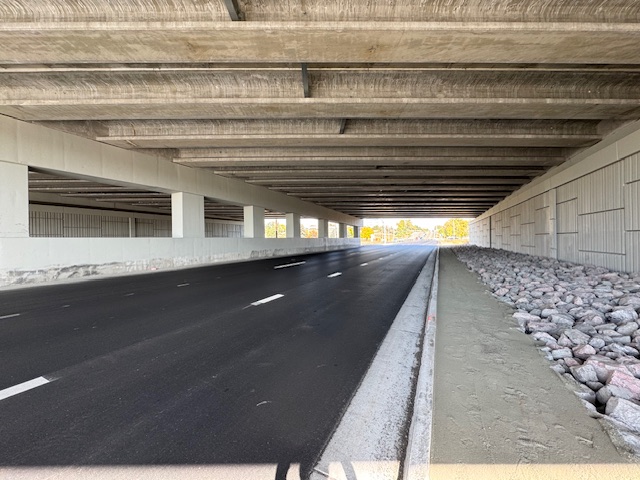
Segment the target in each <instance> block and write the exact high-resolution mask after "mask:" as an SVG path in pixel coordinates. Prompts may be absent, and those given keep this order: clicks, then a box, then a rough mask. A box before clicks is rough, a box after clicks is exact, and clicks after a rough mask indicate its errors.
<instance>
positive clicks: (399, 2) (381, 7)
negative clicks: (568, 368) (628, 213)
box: [0, 0, 640, 23]
mask: <svg viewBox="0 0 640 480" xmlns="http://www.w3.org/2000/svg"><path fill="white" fill-rule="evenodd" d="M95 5H96V4H95V2H91V1H87V0H74V1H73V2H70V1H69V0H48V1H47V2H44V3H43V2H37V1H36V2H34V1H29V0H13V1H12V2H11V6H12V7H13V8H9V7H8V6H0V14H1V15H2V17H3V18H5V19H6V20H7V21H37V20H58V21H61V20H73V21H91V20H99V21H105V20H107V21H109V20H119V21H127V22H130V21H135V20H137V19H153V20H157V21H169V22H171V21H177V20H179V21H189V20H200V19H202V18H203V17H206V18H214V19H216V20H229V19H231V18H233V17H234V16H236V17H238V18H242V19H244V20H247V21H251V22H259V21H269V20H274V19H277V20H281V21H288V22H295V21H305V22H319V21H330V22H333V21H349V22H354V21H358V22H362V21H371V20H391V21H396V22H402V21H411V22H424V21H429V20H431V21H438V22H451V21H459V22H472V21H493V20H500V21H520V20H524V19H526V20H527V21H552V22H574V21H590V22H607V23H615V22H628V21H640V8H639V7H638V4H637V3H635V2H633V1H632V0H608V1H607V8H602V7H601V5H602V3H601V2H600V1H599V0H556V1H554V2H553V3H552V4H549V3H548V2H546V1H529V2H527V3H515V4H514V3H513V2H510V1H505V0H499V1H495V0H493V1H487V0H467V1H465V2H463V3H460V4H458V3H451V2H420V1H419V0H396V1H394V2H364V1H352V2H348V3H347V2H327V1H324V0H305V1H304V2H302V1H301V0H286V1H281V2H258V1H255V0H212V1H207V2H200V1H194V0H182V1H178V0H165V1H164V2H157V1H152V0H120V1H119V2H118V3H117V6H118V7H120V8H116V6H115V5H105V6H101V7H100V8H96V6H95ZM225 7H226V8H227V10H228V11H227V10H225ZM231 10H233V11H231ZM234 12H235V15H234Z"/></svg>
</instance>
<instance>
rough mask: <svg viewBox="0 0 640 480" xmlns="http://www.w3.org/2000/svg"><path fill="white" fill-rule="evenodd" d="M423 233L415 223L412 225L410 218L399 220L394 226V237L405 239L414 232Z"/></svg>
mask: <svg viewBox="0 0 640 480" xmlns="http://www.w3.org/2000/svg"><path fill="white" fill-rule="evenodd" d="M417 232H420V233H424V230H423V229H422V228H420V227H419V226H417V225H414V224H413V222H412V221H411V220H400V221H399V222H398V226H397V227H396V238H400V239H403V240H404V239H407V238H411V237H412V236H414V234H415V233H417Z"/></svg>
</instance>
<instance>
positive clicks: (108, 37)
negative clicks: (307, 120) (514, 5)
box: [0, 19, 640, 118]
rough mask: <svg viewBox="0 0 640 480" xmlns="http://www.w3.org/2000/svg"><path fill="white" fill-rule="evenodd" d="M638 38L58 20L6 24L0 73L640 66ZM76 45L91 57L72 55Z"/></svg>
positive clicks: (540, 26)
mask: <svg viewBox="0 0 640 480" xmlns="http://www.w3.org/2000/svg"><path fill="white" fill-rule="evenodd" d="M211 32H216V34H215V35H211ZM639 32H640V27H639V26H638V24H636V23H606V22H602V23H574V22H564V23H563V22H558V23H551V22H545V23H537V22H526V23H525V22H492V23H490V22H482V23H480V22H478V23H474V22H450V23H448V22H447V23H440V22H353V23H347V22H311V23H308V22H300V23H288V22H206V21H205V22H189V23H186V22H184V23H183V22H180V21H177V22H157V23H154V22H101V23H94V24H91V25H88V24H83V23H81V22H63V21H59V19H57V21H49V22H47V21H43V22H39V23H37V24H30V23H11V22H5V23H3V24H1V25H0V44H1V45H2V46H3V48H2V50H1V51H0V63H9V64H11V63H32V64H33V63H40V64H51V63H67V64H69V63H71V64H73V63H94V64H100V63H125V64H126V63H184V62H200V63H207V62H236V61H237V60H238V59H239V58H241V59H243V60H244V61H246V62H290V63H300V62H317V63H330V62H350V63H358V62H359V63H389V62H391V63H393V62H404V63H411V62H433V63H454V62H462V63H465V62H466V63H473V62H476V61H477V60H478V59H479V58H480V59H483V61H484V62H486V63H528V64H531V63H567V64H575V63H589V64H631V63H640V62H639V61H640V53H639V52H638V49H637V48H636V45H637V44H638V37H639ZM70 41H71V42H73V43H76V44H81V45H83V47H84V48H68V46H69V42H70ZM194 45H197V46H198V48H193V46H194ZM229 45H233V46H234V48H228V46H229ZM291 45H295V47H296V48H290V47H291ZM338 118H343V117H338Z"/></svg>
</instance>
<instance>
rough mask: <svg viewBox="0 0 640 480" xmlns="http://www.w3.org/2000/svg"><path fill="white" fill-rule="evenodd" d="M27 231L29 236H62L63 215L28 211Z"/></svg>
mask: <svg viewBox="0 0 640 480" xmlns="http://www.w3.org/2000/svg"><path fill="white" fill-rule="evenodd" d="M29 233H30V236H31V237H64V215H63V214H62V213H61V212H40V211H32V210H31V211H29Z"/></svg>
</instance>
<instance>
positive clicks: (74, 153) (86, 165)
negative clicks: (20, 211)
mask: <svg viewBox="0 0 640 480" xmlns="http://www.w3.org/2000/svg"><path fill="white" fill-rule="evenodd" d="M0 161H6V162H10V163H15V164H20V165H23V166H30V167H34V168H38V169H41V170H43V171H49V172H58V173H64V174H66V176H75V177H78V178H81V179H85V180H92V181H98V182H102V183H109V184H113V185H120V186H125V187H132V188H138V189H147V190H154V191H159V192H166V193H174V192H185V193H191V194H194V195H202V196H203V197H205V198H211V199H215V200H217V201H220V202H223V203H230V204H235V205H253V204H254V203H257V201H259V202H260V203H261V204H264V205H267V206H268V207H269V208H270V209H272V210H275V211H286V212H295V213H299V214H301V215H305V216H310V217H314V218H315V217H325V218H331V219H332V220H335V221H346V222H355V223H357V224H359V222H360V220H359V219H356V218H354V217H352V216H349V215H344V214H342V213H339V212H335V211H332V210H329V209H327V208H324V207H320V206H318V205H314V204H311V203H308V202H303V201H301V200H298V199H296V198H294V197H290V196H288V195H284V194H282V193H279V192H274V191H271V190H267V189H265V188H259V187H257V186H255V185H249V184H247V183H245V182H242V181H238V180H233V179H229V178H224V177H220V176H218V175H213V174H211V173H209V172H203V171H201V170H200V171H199V170H196V169H191V168H188V167H184V166H181V165H176V164H174V163H171V162H169V161H167V160H166V159H163V158H161V157H153V156H150V155H145V154H140V153H135V152H131V151H126V150H122V149H119V148H117V147H112V146H108V145H102V144H99V143H96V142H94V141H92V140H88V139H84V138H80V137H77V136H75V135H70V134H67V133H64V132H60V131H55V130H51V129H48V128H45V127H41V126H38V125H32V124H28V123H24V122H20V121H17V120H13V119H10V118H7V117H4V116H0Z"/></svg>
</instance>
